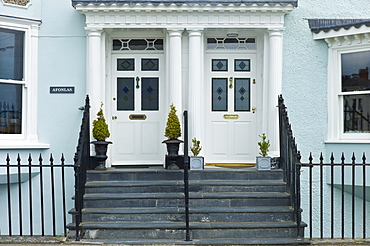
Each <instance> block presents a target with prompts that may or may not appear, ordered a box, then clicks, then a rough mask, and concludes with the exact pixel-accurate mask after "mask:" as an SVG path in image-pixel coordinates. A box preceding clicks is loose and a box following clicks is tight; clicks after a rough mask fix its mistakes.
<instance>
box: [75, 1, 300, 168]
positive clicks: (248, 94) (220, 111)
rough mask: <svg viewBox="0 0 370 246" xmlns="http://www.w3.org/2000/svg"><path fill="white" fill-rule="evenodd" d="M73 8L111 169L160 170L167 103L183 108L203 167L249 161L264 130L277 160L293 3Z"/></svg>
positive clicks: (109, 4) (88, 3) (117, 3)
mask: <svg viewBox="0 0 370 246" xmlns="http://www.w3.org/2000/svg"><path fill="white" fill-rule="evenodd" d="M72 2H73V6H74V7H75V8H76V9H77V10H78V11H79V12H80V13H82V14H84V15H86V31H87V47H88V48H87V81H86V83H87V93H88V94H89V95H90V97H91V105H92V108H91V112H92V116H94V115H95V113H96V112H97V111H98V108H99V107H100V102H103V103H104V110H105V114H106V118H107V121H108V124H109V125H110V128H111V135H112V137H111V140H112V141H113V142H114V144H113V145H114V146H116V147H112V148H111V151H113V153H111V154H112V155H110V156H111V157H112V158H111V157H110V158H109V159H108V160H109V161H110V164H109V165H111V164H159V163H163V159H164V155H165V147H164V146H162V144H161V141H162V140H164V137H163V132H164V127H165V121H166V118H167V113H168V110H169V105H170V104H171V103H174V105H175V106H176V108H177V110H178V115H179V116H181V112H182V111H183V110H184V109H188V111H189V120H190V132H189V137H190V138H193V137H197V139H200V140H201V143H202V145H203V150H202V153H201V154H202V155H203V156H205V161H206V163H215V162H217V163H252V162H253V161H254V158H255V156H256V155H257V154H258V152H257V141H258V135H260V134H261V133H262V132H265V133H266V135H267V136H268V139H270V141H271V148H270V155H272V156H274V155H275V156H276V155H277V154H278V151H279V150H278V115H277V114H278V112H277V108H276V104H277V96H278V95H279V94H280V93H281V88H282V81H281V80H282V37H283V30H284V15H285V14H287V13H289V12H290V11H292V10H293V9H294V7H296V5H297V1H244V3H240V2H239V1H238V2H237V1H236V2H235V3H233V1H230V3H228V4H224V3H221V2H220V3H218V2H217V1H203V2H202V3H200V2H199V3H197V2H195V1H181V2H175V1H173V2H171V1H155V2H154V1H145V2H143V1H130V3H128V2H126V1H108V0H107V1H87V0H84V1H72ZM117 43H120V44H121V47H118V48H117V45H116V44H117ZM158 44H159V45H158ZM115 45H116V46H115ZM114 47H116V48H114ZM119 62H121V63H119ZM131 62H132V64H131V65H130V63H131ZM119 64H121V65H119ZM144 64H156V66H154V67H153V66H151V67H150V68H145V65H144ZM118 66H121V68H118ZM122 91H123V92H122ZM120 93H121V94H120ZM122 93H123V94H122ZM148 93H149V94H148ZM153 93H154V94H153ZM145 97H146V98H145ZM122 98H125V99H122ZM120 100H121V101H120ZM145 100H146V101H145ZM120 105H121V106H120ZM130 105H131V106H130ZM145 105H147V106H145ZM130 117H131V118H130ZM92 118H94V117H92ZM144 118H145V119H144ZM138 119H139V120H138ZM152 120H153V121H152ZM116 122H119V123H116ZM127 129H130V130H127ZM125 131H126V132H125ZM121 142H122V144H121ZM113 145H112V146H113ZM115 148H116V149H115ZM138 149H140V150H138ZM122 151H123V152H122ZM130 151H131V152H130ZM145 156H147V157H145Z"/></svg>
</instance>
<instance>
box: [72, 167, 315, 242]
mask: <svg viewBox="0 0 370 246" xmlns="http://www.w3.org/2000/svg"><path fill="white" fill-rule="evenodd" d="M282 175H283V174H282V171H281V170H271V171H257V170H256V169H255V168H240V169H235V168H206V169H205V170H199V171H189V180H190V181H189V187H190V188H189V189H190V203H189V205H190V208H189V211H190V237H191V240H192V241H184V240H185V214H184V211H185V209H184V193H183V189H184V188H183V187H184V185H183V184H184V182H183V170H164V169H161V168H141V169H126V168H120V169H114V168H111V169H108V170H107V171H88V174H87V183H86V194H85V196H84V209H83V215H82V218H83V223H82V224H81V228H82V230H83V231H82V232H83V235H84V236H83V240H87V241H93V242H101V243H105V244H117V243H119V244H131V245H132V244H172V245H174V244H175V245H176V244H178V245H187V244H189V245H190V244H194V245H199V244H204V245H237V244H239V245H240V244H244V245H247V244H275V245H276V244H281V245H287V244H307V243H309V241H308V240H305V239H299V238H297V224H296V223H294V219H293V218H294V215H293V210H292V208H291V206H290V196H289V194H288V193H287V192H286V185H285V183H284V182H283V180H282ZM302 227H303V226H302ZM69 228H70V229H72V230H73V229H74V225H73V224H70V225H69ZM302 231H303V230H302ZM301 236H303V235H301Z"/></svg>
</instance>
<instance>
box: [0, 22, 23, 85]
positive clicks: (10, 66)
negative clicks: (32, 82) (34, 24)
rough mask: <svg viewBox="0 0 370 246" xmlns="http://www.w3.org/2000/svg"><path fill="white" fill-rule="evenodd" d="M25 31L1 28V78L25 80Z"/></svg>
mask: <svg viewBox="0 0 370 246" xmlns="http://www.w3.org/2000/svg"><path fill="white" fill-rule="evenodd" d="M23 40H24V32H20V31H14V30H8V29H4V28H0V79H12V80H23Z"/></svg>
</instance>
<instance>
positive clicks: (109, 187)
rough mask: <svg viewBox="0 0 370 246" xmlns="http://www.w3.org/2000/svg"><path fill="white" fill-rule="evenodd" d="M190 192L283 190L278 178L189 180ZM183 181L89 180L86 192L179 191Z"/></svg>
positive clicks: (182, 186)
mask: <svg viewBox="0 0 370 246" xmlns="http://www.w3.org/2000/svg"><path fill="white" fill-rule="evenodd" d="M189 190H190V192H284V191H285V190H286V185H285V183H284V182H283V181H279V180H196V181H194V180H191V181H189ZM183 191H184V182H183V181H176V180H173V181H162V180H158V181H90V182H87V183H86V190H85V192H86V193H163V192H167V193H169V192H171V193H176V192H178V193H180V192H183Z"/></svg>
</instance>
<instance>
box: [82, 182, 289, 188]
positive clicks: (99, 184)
mask: <svg viewBox="0 0 370 246" xmlns="http://www.w3.org/2000/svg"><path fill="white" fill-rule="evenodd" d="M148 185H150V186H184V181H176V180H172V181H171V180H169V181H165V180H158V181H89V182H86V186H85V187H86V188H96V187H138V186H148ZM189 185H190V186H192V185H194V186H195V185H196V186H277V185H279V186H284V185H286V184H285V183H284V182H283V181H278V180H198V181H196V180H190V181H189Z"/></svg>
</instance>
